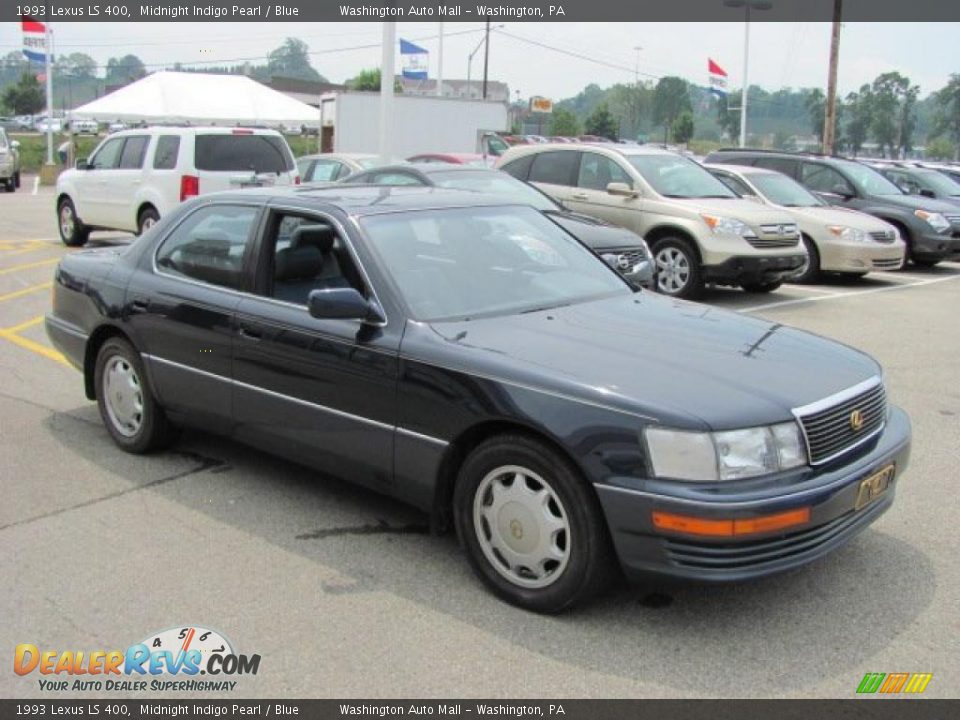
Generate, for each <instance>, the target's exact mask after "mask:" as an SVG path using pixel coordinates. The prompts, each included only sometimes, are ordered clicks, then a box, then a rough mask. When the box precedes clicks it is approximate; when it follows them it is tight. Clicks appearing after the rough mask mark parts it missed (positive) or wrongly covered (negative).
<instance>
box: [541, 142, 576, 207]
mask: <svg viewBox="0 0 960 720" xmlns="http://www.w3.org/2000/svg"><path fill="white" fill-rule="evenodd" d="M579 168H580V153H579V152H578V151H577V150H547V151H544V152H538V153H536V154H535V155H534V158H533V163H532V164H531V165H530V174H529V176H528V179H529V182H531V183H533V184H534V185H536V186H537V187H538V188H540V189H541V190H543V191H544V192H545V193H547V195H549V196H550V197H552V198H553V199H554V200H557V201H559V202H562V203H564V204H566V202H567V201H568V200H569V199H570V196H571V195H572V194H573V193H574V192H575V188H576V186H577V171H578V170H579Z"/></svg>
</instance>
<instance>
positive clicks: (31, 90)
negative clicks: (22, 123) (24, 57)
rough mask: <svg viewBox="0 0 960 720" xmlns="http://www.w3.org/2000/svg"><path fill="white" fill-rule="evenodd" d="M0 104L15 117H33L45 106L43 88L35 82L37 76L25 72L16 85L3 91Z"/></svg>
mask: <svg viewBox="0 0 960 720" xmlns="http://www.w3.org/2000/svg"><path fill="white" fill-rule="evenodd" d="M2 102H3V105H4V106H6V107H8V108H10V110H12V111H13V112H14V114H16V115H33V114H34V113H38V112H40V111H41V110H42V109H43V107H44V106H45V105H46V96H45V95H44V91H43V87H41V85H40V83H39V82H38V81H37V76H36V75H34V74H33V73H30V72H25V73H23V74H22V75H21V76H20V81H19V82H18V83H17V84H16V85H10V86H9V87H8V88H7V89H6V90H5V91H4V93H3V96H2Z"/></svg>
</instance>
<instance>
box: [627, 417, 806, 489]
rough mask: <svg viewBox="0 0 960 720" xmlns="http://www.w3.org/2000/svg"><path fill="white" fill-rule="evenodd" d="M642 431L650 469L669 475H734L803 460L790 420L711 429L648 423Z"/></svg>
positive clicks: (766, 471) (761, 472) (684, 477)
mask: <svg viewBox="0 0 960 720" xmlns="http://www.w3.org/2000/svg"><path fill="white" fill-rule="evenodd" d="M644 437H645V438H646V441H647V448H648V449H649V451H650V463H651V465H652V466H653V472H654V474H655V475H656V476H657V477H662V478H669V479H672V480H689V481H694V482H697V481H717V480H737V479H739V478H748V477H756V476H758V475H769V474H770V473H775V472H778V471H781V470H788V469H790V468H795V467H799V466H801V465H806V464H807V452H806V449H805V447H804V444H803V438H802V436H801V435H800V426H799V425H797V423H795V422H786V423H781V424H779V425H771V426H765V427H755V428H746V429H744V430H728V431H725V432H716V433H702V432H688V431H685V430H670V429H666V428H659V427H649V428H646V429H645V430H644Z"/></svg>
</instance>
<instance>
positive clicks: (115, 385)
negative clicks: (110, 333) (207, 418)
mask: <svg viewBox="0 0 960 720" xmlns="http://www.w3.org/2000/svg"><path fill="white" fill-rule="evenodd" d="M94 373H95V375H94V387H95V389H96V396H97V407H98V408H99V409H100V417H101V418H102V419H103V424H104V425H105V426H106V428H107V431H108V432H109V433H110V436H111V437H112V438H113V441H114V442H115V443H116V444H117V445H118V446H119V447H120V448H121V449H122V450H125V451H126V452H129V453H137V454H140V453H146V452H150V451H151V450H158V449H160V448H163V447H166V446H167V445H169V444H170V443H171V442H172V441H173V440H174V438H175V437H176V432H175V429H174V428H173V426H172V425H171V424H170V422H169V421H168V420H167V416H166V414H165V413H164V411H163V408H162V407H160V404H159V403H158V402H157V401H156V400H155V399H154V396H153V389H152V388H151V387H150V381H149V380H148V379H147V374H146V372H145V370H144V367H143V361H142V360H141V359H140V353H138V352H137V351H136V350H135V349H134V347H133V345H131V344H130V343H129V342H127V341H126V340H124V339H123V338H119V337H112V338H110V339H109V340H107V341H106V342H105V343H103V346H102V347H101V348H100V352H99V353H97V363H96V366H95V369H94Z"/></svg>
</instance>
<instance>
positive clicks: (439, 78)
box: [437, 23, 470, 97]
mask: <svg viewBox="0 0 960 720" xmlns="http://www.w3.org/2000/svg"><path fill="white" fill-rule="evenodd" d="M439 25H440V48H439V50H440V51H439V52H438V53H437V97H443V23H439ZM469 87H470V83H467V88H469Z"/></svg>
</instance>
